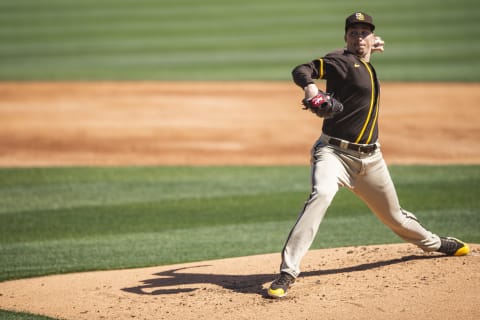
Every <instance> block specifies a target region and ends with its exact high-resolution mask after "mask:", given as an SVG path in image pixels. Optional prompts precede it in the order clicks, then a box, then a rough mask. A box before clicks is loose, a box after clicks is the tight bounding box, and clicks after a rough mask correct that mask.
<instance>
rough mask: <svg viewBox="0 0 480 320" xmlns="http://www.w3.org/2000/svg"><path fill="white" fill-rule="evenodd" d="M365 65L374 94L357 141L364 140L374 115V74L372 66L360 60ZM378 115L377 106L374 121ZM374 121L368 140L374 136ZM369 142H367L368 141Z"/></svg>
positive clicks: (373, 93)
mask: <svg viewBox="0 0 480 320" xmlns="http://www.w3.org/2000/svg"><path fill="white" fill-rule="evenodd" d="M360 61H361V62H362V63H363V64H364V65H365V68H367V71H368V73H369V74H370V85H371V87H372V96H371V98H370V108H369V110H368V116H367V120H365V123H364V124H363V128H362V130H361V131H360V134H359V135H358V137H357V139H356V140H355V143H359V142H360V140H362V137H363V134H364V133H365V130H366V129H367V126H368V122H369V121H370V118H371V117H372V110H373V102H374V101H375V86H374V83H373V74H372V70H370V67H369V66H368V64H367V63H366V62H365V61H363V60H360ZM377 115H378V108H377V113H376V114H375V119H374V123H375V121H376V120H377ZM374 123H372V128H371V129H370V135H369V138H368V140H369V141H370V139H371V137H372V132H373V128H374V125H373V124H374ZM369 141H368V142H369ZM368 142H367V143H368Z"/></svg>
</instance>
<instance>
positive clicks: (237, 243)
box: [0, 166, 480, 281]
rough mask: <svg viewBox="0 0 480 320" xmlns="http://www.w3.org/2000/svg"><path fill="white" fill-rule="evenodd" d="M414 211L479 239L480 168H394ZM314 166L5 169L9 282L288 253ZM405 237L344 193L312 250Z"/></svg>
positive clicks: (3, 253) (1, 230)
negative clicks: (479, 193)
mask: <svg viewBox="0 0 480 320" xmlns="http://www.w3.org/2000/svg"><path fill="white" fill-rule="evenodd" d="M391 170H392V175H393V177H394V181H395V182H396V185H397V188H398V193H399V196H400V199H401V202H402V205H403V207H404V208H406V209H408V210H411V211H413V212H415V213H416V214H417V216H418V217H419V218H420V219H421V220H422V222H423V223H424V224H425V225H426V226H428V228H430V229H431V230H433V231H435V232H437V233H440V234H453V235H455V236H458V237H460V238H465V239H466V240H467V241H471V242H479V241H480V233H479V232H478V230H480V224H479V222H478V219H476V218H475V216H476V215H478V210H479V208H480V200H479V199H478V197H477V190H478V187H479V178H480V166H438V167H435V166H434V167H428V166H413V167H402V166H395V167H392V169H391ZM308 191H309V169H308V168H307V167H303V166H293V167H283V166H281V167H193V168H192V167H131V168H126V167H125V168H35V169H0V221H1V223H0V266H1V267H0V281H2V280H8V279H16V278H24V277H31V276H38V275H43V274H53V273H63V272H74V271H83V270H95V269H110V268H131V267H141V266H150V265H161V264H172V263H179V262H186V261H198V260H204V259H214V258H222V257H232V256H243V255H250V254H260V253H270V252H279V251H280V250H281V248H282V246H283V241H284V240H285V238H286V236H287V234H288V232H289V230H290V227H291V226H292V225H293V223H294V221H295V219H296V216H297V214H298V212H299V211H300V209H301V208H302V206H303V202H304V200H305V199H306V197H307V195H308ZM393 242H401V240H400V239H399V238H397V237H396V236H395V235H393V233H391V231H390V230H388V229H387V228H386V227H385V226H383V225H382V224H381V223H379V222H378V221H377V220H376V218H375V217H374V216H373V214H371V213H370V211H369V210H368V209H367V208H366V206H365V205H364V204H363V203H362V202H361V201H359V200H358V199H357V198H356V197H355V196H353V194H352V193H351V192H349V191H348V190H342V191H341V192H340V193H339V194H338V195H337V198H336V199H335V201H334V203H333V205H332V206H331V208H330V210H329V212H328V214H327V218H326V219H325V221H324V223H323V224H322V226H321V228H320V233H319V236H318V237H317V239H316V241H315V242H314V244H313V247H312V248H325V247H337V246H346V245H359V244H375V243H377V244H379V243H393Z"/></svg>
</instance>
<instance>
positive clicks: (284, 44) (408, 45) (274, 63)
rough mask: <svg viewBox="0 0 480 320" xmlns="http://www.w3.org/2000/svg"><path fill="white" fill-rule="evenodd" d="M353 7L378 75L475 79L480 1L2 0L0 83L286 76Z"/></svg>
mask: <svg viewBox="0 0 480 320" xmlns="http://www.w3.org/2000/svg"><path fill="white" fill-rule="evenodd" d="M355 11H365V12H367V13H369V14H370V15H372V16H373V18H374V22H375V24H376V26H377V29H376V32H377V35H380V36H381V37H382V38H383V39H384V40H385V42H386V50H387V51H388V54H385V55H377V56H376V57H375V67H376V69H377V71H379V74H380V76H381V80H402V81H403V80H407V81H447V80H448V81H470V82H474V81H479V80H480V62H479V60H478V57H479V56H480V41H479V40H480V27H479V25H478V21H480V2H479V1H478V0H456V1H451V0H424V1H418V0H403V1H385V0H366V1H362V2H358V1H354V0H345V1H318V0H296V1H291V0H242V1H233V0H204V1H197V0H160V1H158V0H82V1H76V0H1V1H0V80H4V81H5V80H289V79H290V70H291V69H292V67H293V66H295V65H297V64H298V63H300V62H302V61H309V60H311V59H313V58H316V57H319V56H321V55H324V54H325V53H327V52H329V51H330V50H332V49H334V48H339V47H343V45H344V41H343V33H344V19H345V17H346V16H348V15H349V14H351V13H353V12H355Z"/></svg>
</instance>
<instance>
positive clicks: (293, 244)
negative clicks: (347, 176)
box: [280, 147, 345, 277]
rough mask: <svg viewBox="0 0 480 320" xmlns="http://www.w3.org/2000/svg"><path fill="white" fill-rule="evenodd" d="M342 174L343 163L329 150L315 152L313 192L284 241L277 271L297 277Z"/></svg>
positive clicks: (320, 149)
mask: <svg viewBox="0 0 480 320" xmlns="http://www.w3.org/2000/svg"><path fill="white" fill-rule="evenodd" d="M344 171H345V170H344V168H343V165H342V163H341V162H340V161H339V160H338V158H337V156H336V155H335V154H334V152H333V151H332V150H331V149H330V148H328V147H321V148H319V149H318V150H317V153H316V155H314V159H313V163H312V192H311V194H310V197H309V199H308V201H307V202H306V203H305V206H304V208H303V210H302V212H301V213H300V215H299V216H298V218H297V221H296V223H295V225H294V226H293V228H292V230H291V231H290V234H289V236H288V238H287V240H286V243H285V246H284V248H283V251H282V264H281V267H280V271H282V272H286V273H288V274H290V275H292V276H294V277H297V276H298V275H299V274H300V262H301V260H302V258H303V257H304V255H305V254H306V253H307V251H308V249H309V248H310V246H311V244H312V242H313V240H314V238H315V235H316V234H317V231H318V228H319V226H320V223H321V222H322V220H323V217H324V216H325V212H326V210H327V208H328V206H329V205H330V203H331V202H332V200H333V198H334V196H335V194H336V193H337V191H338V188H339V177H341V176H342V175H343V174H344Z"/></svg>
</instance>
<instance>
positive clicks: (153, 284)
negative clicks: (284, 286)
mask: <svg viewBox="0 0 480 320" xmlns="http://www.w3.org/2000/svg"><path fill="white" fill-rule="evenodd" d="M442 257H445V256H443V255H425V256H417V255H410V256H406V257H402V258H397V259H391V260H385V261H378V262H372V263H365V264H360V265H356V266H351V267H345V268H338V269H327V270H318V271H308V272H302V274H301V277H311V276H322V275H332V274H340V273H351V272H357V271H365V270H372V269H376V268H382V267H385V266H389V265H393V264H399V263H404V262H406V261H413V260H427V259H439V258H442ZM206 266H208V265H198V266H194V267H190V268H179V269H172V270H167V271H163V272H159V273H156V274H154V275H155V276H156V277H155V278H153V279H147V280H142V281H141V282H142V283H143V284H142V285H139V286H136V287H130V288H123V289H122V290H123V291H125V292H129V293H134V294H141V295H164V294H176V293H183V292H192V291H195V290H199V289H201V285H202V284H214V285H217V286H219V287H223V288H225V289H228V290H232V291H234V292H239V293H247V294H259V295H262V296H264V297H267V295H266V292H265V291H266V290H265V289H264V287H263V285H264V284H265V283H268V282H271V281H273V280H274V279H275V277H276V276H277V275H275V274H249V275H229V274H208V273H185V272H181V271H184V270H187V269H192V268H200V267H206ZM185 286H187V287H185Z"/></svg>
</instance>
